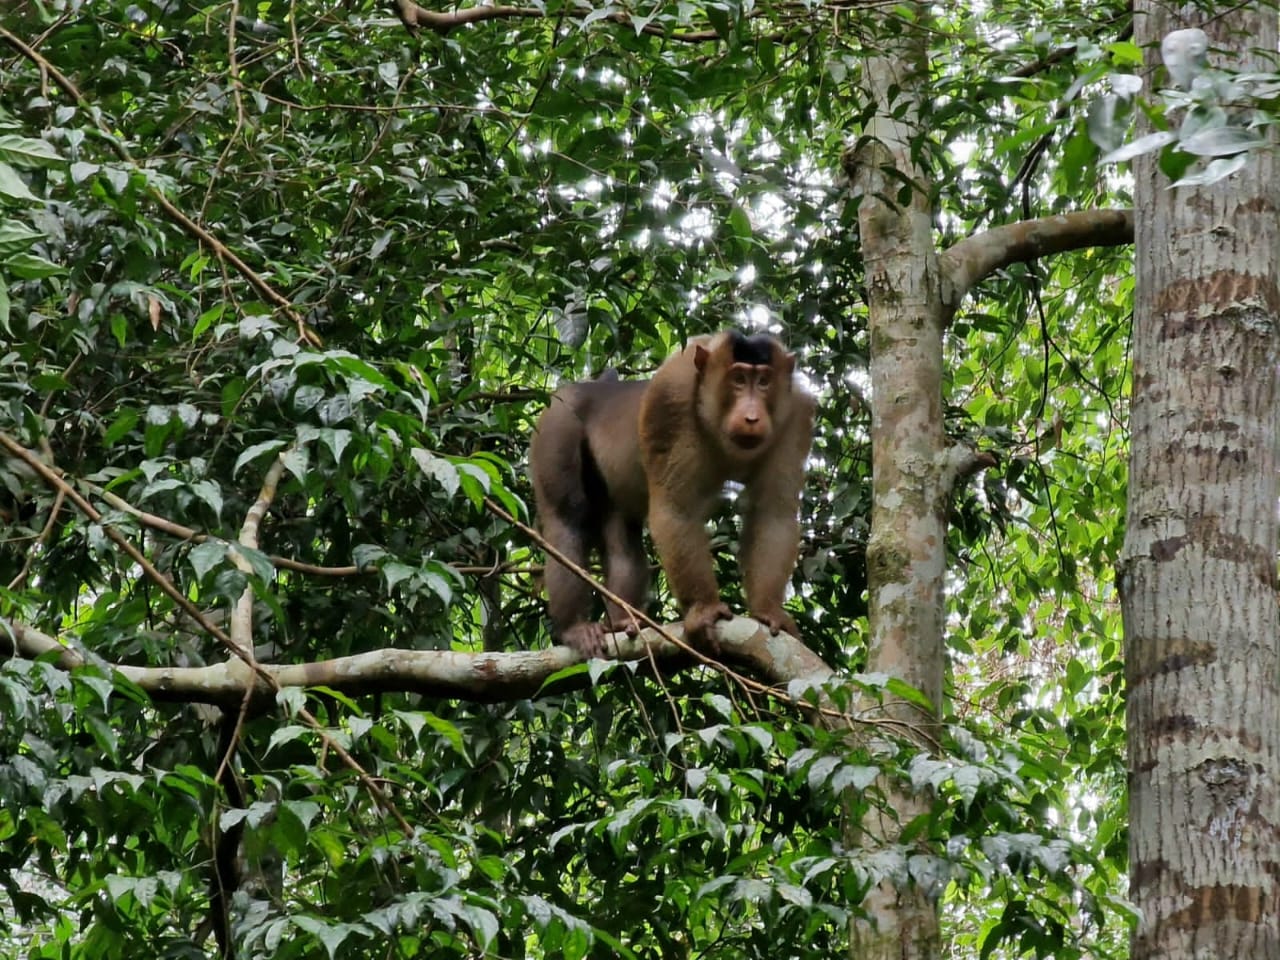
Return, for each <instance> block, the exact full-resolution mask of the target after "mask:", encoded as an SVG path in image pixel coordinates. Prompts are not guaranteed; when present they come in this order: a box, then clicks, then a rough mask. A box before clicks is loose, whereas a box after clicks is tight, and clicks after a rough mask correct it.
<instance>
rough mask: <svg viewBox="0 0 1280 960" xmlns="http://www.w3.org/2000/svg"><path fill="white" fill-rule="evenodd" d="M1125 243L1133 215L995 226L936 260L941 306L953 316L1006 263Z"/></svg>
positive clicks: (1093, 214)
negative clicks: (974, 288) (986, 279)
mask: <svg viewBox="0 0 1280 960" xmlns="http://www.w3.org/2000/svg"><path fill="white" fill-rule="evenodd" d="M1128 243H1133V211H1132V210H1079V211H1076V212H1074V213H1064V214H1059V215H1058V216H1054V217H1041V218H1040V219H1038V220H1023V221H1021V222H1019V223H1010V224H1007V225H1005V226H1002V227H995V228H994V229H992V230H988V231H986V232H985V233H979V234H975V235H974V236H972V237H967V238H966V239H964V240H961V241H960V242H959V243H957V244H956V245H955V246H953V247H951V249H949V250H947V251H946V252H945V253H943V254H942V256H941V257H940V258H939V263H940V266H941V268H942V272H943V291H942V296H943V301H944V303H943V305H944V307H945V308H946V310H947V311H948V313H949V314H954V313H955V311H956V309H957V308H958V307H959V306H960V302H961V301H962V300H963V299H964V298H965V296H966V295H967V294H968V293H969V291H970V290H971V289H973V286H974V284H976V283H978V281H980V280H982V279H984V278H985V277H988V276H990V275H991V274H992V273H994V272H995V271H997V270H999V269H1001V268H1002V267H1007V266H1009V265H1010V264H1013V263H1021V262H1023V261H1026V260H1034V259H1036V258H1037V257H1043V256H1048V255H1049V254H1054V253H1065V252H1066V251H1068V250H1080V249H1083V248H1084V247H1118V246H1122V245H1124V244H1128Z"/></svg>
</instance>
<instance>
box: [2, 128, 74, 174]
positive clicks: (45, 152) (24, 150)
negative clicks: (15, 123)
mask: <svg viewBox="0 0 1280 960" xmlns="http://www.w3.org/2000/svg"><path fill="white" fill-rule="evenodd" d="M0 160H3V161H7V162H9V163H12V164H16V165H17V166H20V167H47V166H54V165H57V164H60V163H62V157H61V156H59V155H58V151H57V150H55V149H54V148H53V144H51V143H49V142H48V141H47V140H36V139H34V138H31V137H22V136H18V135H17V134H12V133H6V134H0Z"/></svg>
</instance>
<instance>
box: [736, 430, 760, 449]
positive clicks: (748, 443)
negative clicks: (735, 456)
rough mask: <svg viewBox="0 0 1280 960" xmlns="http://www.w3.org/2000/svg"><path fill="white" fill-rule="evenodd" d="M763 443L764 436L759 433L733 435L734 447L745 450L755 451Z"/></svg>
mask: <svg viewBox="0 0 1280 960" xmlns="http://www.w3.org/2000/svg"><path fill="white" fill-rule="evenodd" d="M762 443H764V436H763V435H762V434H759V433H735V434H734V435H733V445H734V446H735V447H741V448H742V449H743V450H754V449H755V448H756V447H758V446H760V444H762Z"/></svg>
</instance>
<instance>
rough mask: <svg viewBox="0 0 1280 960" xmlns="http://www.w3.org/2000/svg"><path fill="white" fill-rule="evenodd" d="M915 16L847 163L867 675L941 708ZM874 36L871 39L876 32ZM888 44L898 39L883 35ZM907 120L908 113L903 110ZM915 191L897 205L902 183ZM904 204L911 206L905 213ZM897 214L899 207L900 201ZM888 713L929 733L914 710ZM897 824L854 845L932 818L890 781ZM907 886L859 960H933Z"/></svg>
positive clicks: (870, 919)
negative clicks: (859, 389) (858, 289)
mask: <svg viewBox="0 0 1280 960" xmlns="http://www.w3.org/2000/svg"><path fill="white" fill-rule="evenodd" d="M907 6H910V7H911V9H913V10H914V12H915V14H916V16H917V17H919V18H920V20H921V22H920V24H919V25H918V27H917V28H916V29H905V30H901V31H896V32H895V33H896V36H897V37H898V38H899V39H898V42H897V43H896V45H886V47H885V48H883V49H881V50H880V51H879V54H880V55H879V56H876V57H871V58H868V59H867V60H866V61H865V62H864V63H863V71H864V73H863V92H864V96H867V97H868V98H870V100H871V102H873V103H874V104H875V106H876V116H875V118H874V119H873V120H872V121H871V122H870V123H869V124H868V125H867V127H866V129H865V130H864V132H863V138H862V140H861V142H860V143H859V145H858V146H857V147H856V148H855V149H854V150H853V151H851V153H850V155H849V156H848V157H846V166H847V167H848V169H849V172H850V174H851V177H852V180H853V184H854V188H855V190H857V192H858V193H859V194H860V195H861V205H860V207H859V225H860V228H861V235H862V243H863V259H864V263H865V266H866V284H867V289H868V306H869V308H870V320H869V327H870V340H871V371H870V372H871V409H872V418H871V450H872V490H873V495H874V500H873V504H874V506H873V509H872V512H871V538H870V542H869V543H868V545H867V573H868V581H869V582H868V594H869V611H868V620H869V627H870V644H869V650H868V662H867V669H868V670H869V671H872V672H881V671H882V672H884V673H887V674H889V675H891V676H894V677H898V678H901V679H903V680H905V681H906V682H907V683H909V684H911V685H912V686H914V687H916V688H917V689H919V690H920V691H922V692H923V693H924V694H925V695H926V696H928V697H929V698H930V700H931V701H932V702H933V703H934V704H935V705H938V704H940V703H941V700H942V677H943V664H944V660H943V644H942V623H943V617H942V610H943V594H942V588H943V574H944V572H945V561H946V549H945V543H946V516H947V502H948V498H949V495H950V492H951V487H952V484H953V482H954V474H955V470H954V469H953V468H952V467H951V466H949V465H948V461H949V457H948V454H947V446H946V442H945V436H944V433H943V424H942V329H943V310H942V294H941V283H940V280H939V276H940V275H939V270H938V258H937V253H936V251H935V249H934V244H933V234H932V209H931V207H930V203H929V198H928V189H927V186H928V182H927V180H926V179H925V173H924V171H922V170H920V169H918V168H917V167H916V165H915V163H914V162H913V160H912V150H911V147H910V140H911V139H912V138H913V137H915V138H918V137H919V131H918V128H917V124H918V122H919V116H920V109H919V107H920V104H921V103H922V102H923V100H922V98H923V97H924V96H925V95H926V92H927V91H926V87H925V84H926V83H927V71H926V69H925V46H924V44H925V38H926V36H927V31H926V24H925V23H924V22H923V21H924V20H925V19H927V16H928V14H927V8H926V7H924V6H923V5H918V4H913V5H901V6H899V7H896V8H894V9H893V12H892V14H891V15H893V16H901V14H902V11H903V10H904V9H905V8H906V7H907ZM872 32H876V31H874V28H873V30H872ZM885 34H886V35H892V34H890V32H889V31H885ZM904 107H905V109H903V108H904ZM884 168H893V169H896V170H897V171H899V172H900V173H901V174H902V175H903V177H904V178H905V180H906V181H909V182H910V183H912V184H914V186H915V188H914V189H912V190H911V191H910V196H909V198H903V197H901V196H900V194H901V192H902V190H903V185H904V180H903V179H898V178H896V177H890V176H886V175H885V173H884V172H883V170H884ZM903 199H906V203H905V204H902V203H901V201H902V200H903ZM894 201H898V202H896V203H895V202H894ZM886 709H887V710H888V711H889V712H890V713H893V714H895V715H897V716H900V717H902V718H903V719H906V720H908V721H909V722H911V723H913V724H915V725H917V726H924V727H926V728H927V727H929V726H930V725H932V724H933V723H934V722H935V721H936V719H937V717H936V713H935V714H933V715H929V716H922V715H921V714H920V711H919V710H918V709H917V708H914V707H912V706H910V705H908V704H906V703H887V704H886ZM880 786H881V789H883V790H884V791H885V793H886V801H887V803H888V805H889V806H890V807H891V808H892V810H893V814H894V815H893V816H885V815H880V814H876V813H873V814H871V815H870V816H869V817H868V818H867V819H865V820H864V821H863V822H862V823H861V824H859V825H857V827H856V829H855V835H856V839H857V840H858V842H861V843H863V844H864V845H867V846H891V845H893V844H895V843H896V842H897V838H898V834H899V833H900V830H901V825H903V824H906V823H909V822H911V821H912V820H913V819H915V818H916V817H917V816H918V815H919V814H921V813H924V812H926V811H927V810H928V808H929V805H930V799H931V798H930V797H929V796H927V795H920V794H912V793H909V792H905V791H904V790H902V789H901V788H899V787H895V785H893V784H892V783H889V782H887V781H882V782H881V784H880ZM917 879H918V878H912V877H910V876H909V875H908V872H907V870H906V864H905V862H904V863H903V864H902V869H901V870H900V871H899V872H898V875H897V876H895V877H892V878H887V879H885V880H884V881H883V882H881V883H879V884H878V885H876V886H875V887H873V888H872V890H871V891H870V893H869V894H868V896H867V898H866V900H865V901H864V902H863V904H862V908H863V910H864V911H865V912H866V915H867V919H866V920H861V919H859V920H855V921H854V922H853V924H852V925H851V930H850V955H851V956H853V957H856V958H858V960H875V958H885V960H888V958H893V960H916V958H919V960H931V958H934V957H936V956H938V953H939V950H940V935H939V928H938V913H937V907H936V896H937V893H938V891H932V890H928V889H926V888H925V887H924V886H922V885H921V884H920V883H918V882H916V880H917Z"/></svg>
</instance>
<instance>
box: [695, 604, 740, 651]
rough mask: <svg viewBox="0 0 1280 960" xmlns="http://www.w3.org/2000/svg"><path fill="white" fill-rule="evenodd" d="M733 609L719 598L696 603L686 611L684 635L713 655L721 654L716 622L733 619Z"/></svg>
mask: <svg viewBox="0 0 1280 960" xmlns="http://www.w3.org/2000/svg"><path fill="white" fill-rule="evenodd" d="M732 619H733V611H732V610H730V609H729V607H728V605H727V604H723V603H721V602H720V601H719V600H717V601H715V602H714V603H695V604H693V606H691V607H689V609H688V610H686V611H685V612H684V637H685V639H686V640H688V641H689V642H690V643H691V644H693V645H694V646H696V647H701V648H702V649H704V650H706V651H707V652H708V653H710V654H712V655H713V656H719V655H720V638H719V637H717V636H716V624H717V623H719V622H720V621H721V620H732Z"/></svg>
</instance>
